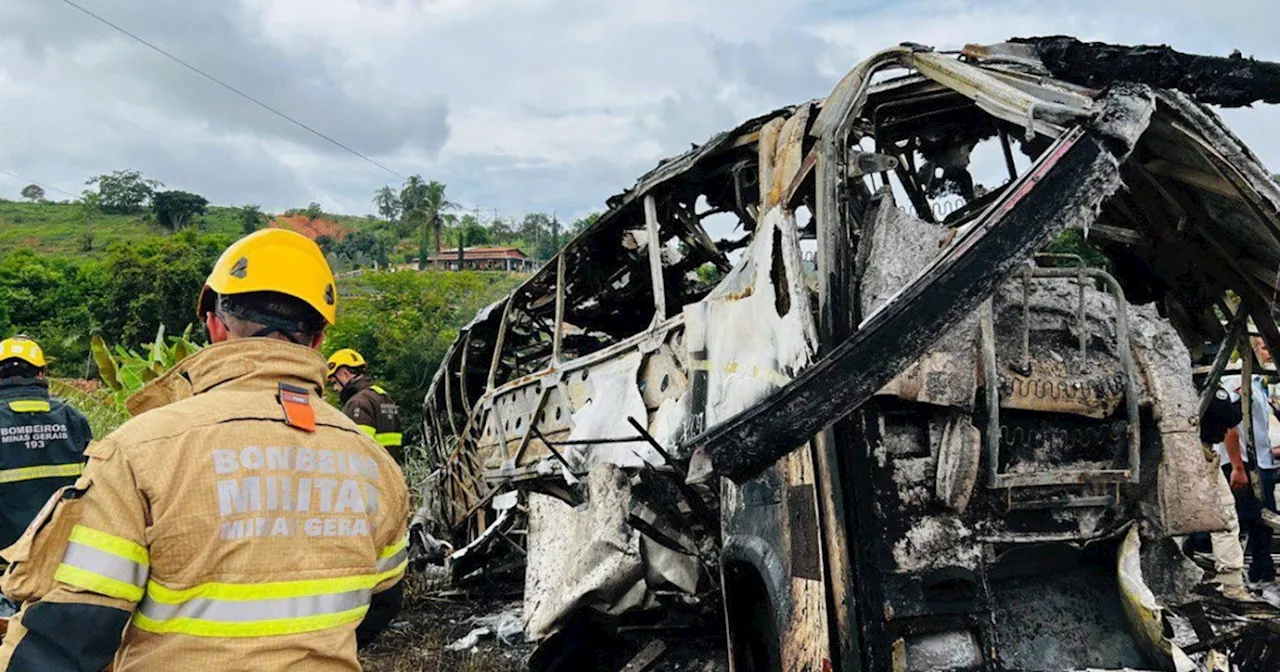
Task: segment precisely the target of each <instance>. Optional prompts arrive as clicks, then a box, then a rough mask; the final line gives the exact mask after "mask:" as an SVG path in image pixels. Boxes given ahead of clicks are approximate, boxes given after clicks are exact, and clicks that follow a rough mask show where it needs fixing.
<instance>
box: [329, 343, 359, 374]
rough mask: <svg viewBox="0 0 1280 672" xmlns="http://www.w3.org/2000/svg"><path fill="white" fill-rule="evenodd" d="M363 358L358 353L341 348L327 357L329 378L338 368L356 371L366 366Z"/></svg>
mask: <svg viewBox="0 0 1280 672" xmlns="http://www.w3.org/2000/svg"><path fill="white" fill-rule="evenodd" d="M367 364H368V362H366V361H364V357H361V356H360V353H358V352H356V351H355V350H352V349H351V348H343V349H341V350H339V351H337V352H335V353H333V354H332V355H330V356H329V377H330V378H332V377H333V374H335V373H337V372H338V367H341V366H346V367H349V368H352V369H358V368H360V367H363V366H365V365H367Z"/></svg>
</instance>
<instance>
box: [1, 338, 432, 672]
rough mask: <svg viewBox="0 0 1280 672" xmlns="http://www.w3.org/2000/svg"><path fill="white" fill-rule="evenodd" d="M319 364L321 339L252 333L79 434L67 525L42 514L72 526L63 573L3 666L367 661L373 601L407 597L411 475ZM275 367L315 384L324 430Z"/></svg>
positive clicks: (16, 635) (20, 623)
mask: <svg viewBox="0 0 1280 672" xmlns="http://www.w3.org/2000/svg"><path fill="white" fill-rule="evenodd" d="M324 374H325V368H324V360H323V359H322V358H321V357H320V356H319V355H318V354H317V353H316V352H315V351H313V350H310V349H308V348H304V347H302V346H298V345H293V344H289V343H284V342H282V341H275V340H268V339H259V338H252V339H242V340H234V341H229V342H226V343H221V344H217V345H213V346H210V347H208V348H205V349H204V350H202V351H200V352H199V353H197V354H196V355H193V356H192V357H189V358H188V359H187V360H184V361H183V362H182V363H181V364H180V365H179V367H178V368H177V369H176V370H174V371H172V372H170V373H169V374H166V375H165V376H162V377H161V378H160V379H157V380H156V381H154V383H155V384H154V385H149V386H148V387H147V388H144V390H143V391H142V392H140V393H139V394H138V395H135V397H134V398H133V399H132V400H131V407H132V408H134V409H135V411H146V412H144V413H142V414H141V415H138V416H137V417H135V418H134V419H133V420H131V421H130V422H128V423H126V424H125V425H123V426H122V427H121V428H120V429H118V430H116V431H115V432H113V433H112V434H111V435H110V436H108V437H107V438H105V439H103V440H102V441H99V442H97V443H95V444H93V445H92V446H91V447H90V448H89V450H88V452H87V454H88V455H89V458H90V460H89V464H88V467H87V469H86V470H85V473H84V475H83V476H82V477H81V478H80V480H79V481H77V482H76V487H77V489H82V490H83V494H82V495H81V496H80V497H79V500H78V502H77V504H76V508H75V509H74V510H75V512H76V513H75V514H74V515H75V517H76V518H75V525H74V526H60V525H57V524H53V523H51V524H50V525H49V526H48V528H49V529H55V528H61V529H69V530H70V532H69V534H68V535H67V539H66V541H67V543H66V550H65V552H63V554H62V558H61V562H60V563H59V564H56V565H55V567H56V569H54V570H53V578H54V579H55V583H54V584H53V585H54V587H53V589H52V590H51V591H50V592H49V593H48V594H46V595H44V596H43V599H41V600H40V601H39V602H36V603H34V604H30V603H29V604H28V605H27V606H26V607H25V608H24V610H23V612H21V614H20V617H19V618H18V619H15V621H14V622H13V623H11V628H10V631H9V634H8V635H7V636H6V638H5V642H4V646H3V647H0V670H9V669H40V670H50V671H60V670H71V669H101V667H103V666H105V664H106V663H109V662H113V669H114V670H115V672H136V671H152V670H163V671H164V672H169V671H170V670H188V669H189V670H259V669H262V670H290V671H294V670H296V671H302V670H306V671H307V672H311V671H317V672H330V671H333V672H338V671H342V672H348V671H356V670H359V669H360V666H359V663H358V661H357V658H356V643H357V634H361V640H362V641H367V640H368V639H369V636H368V633H367V632H360V633H358V631H360V630H361V629H362V628H365V626H366V625H367V624H366V623H365V621H366V615H368V616H369V618H370V619H372V618H373V616H372V614H371V612H370V608H371V606H373V607H375V608H377V607H378V606H379V605H380V604H381V602H380V600H382V601H385V600H383V598H384V596H387V595H394V596H395V599H394V602H395V604H396V605H398V604H399V599H400V597H399V595H400V587H399V582H400V579H401V578H402V577H403V574H404V568H405V551H404V548H405V537H406V524H407V519H408V514H409V511H408V493H407V490H406V486H405V483H404V477H403V475H402V474H401V472H400V470H399V468H398V467H397V466H396V464H395V462H394V461H393V460H392V459H391V458H390V456H389V455H387V453H386V451H385V450H384V449H382V448H381V447H380V446H379V445H377V444H376V443H375V442H374V441H372V440H370V439H368V438H366V437H365V436H363V433H362V432H361V431H360V430H359V429H358V428H357V427H356V425H355V423H353V422H352V421H351V420H349V419H348V418H346V417H345V416H343V415H342V414H341V413H340V412H338V411H337V409H334V408H333V407H331V406H329V405H328V404H325V403H324V402H323V400H322V399H321V398H320V396H319V394H318V392H319V390H320V389H321V387H320V386H321V384H322V382H323V380H324ZM281 383H285V384H288V385H291V386H294V387H297V388H303V389H304V390H310V391H311V394H310V395H309V397H310V405H311V407H312V408H313V409H314V411H315V426H314V431H307V430H305V429H302V428H298V427H294V426H291V425H289V424H287V423H286V422H285V415H284V409H283V407H282V406H281V404H280V402H279V400H278V396H279V391H280V390H279V385H280V384H281ZM294 417H297V416H294ZM53 516H54V517H55V518H56V517H57V516H58V513H56V512H55V513H54V514H53ZM37 534H38V533H37ZM64 534H67V533H66V532H64ZM384 611H385V610H384ZM117 614H118V615H119V619H120V620H118V621H117V620H114V619H116V618H117V616H116V615H117ZM126 624H127V627H125V625H126ZM51 630H56V631H57V632H56V636H53V635H51V634H49V633H50V631H51ZM122 631H123V639H122V635H121V632H122ZM33 632H34V633H36V635H35V636H28V635H30V634H31V633H33ZM113 638H114V639H113ZM117 645H119V650H118V652H117V653H116V655H115V657H114V661H112V660H111V659H110V658H107V659H106V660H98V659H95V658H92V657H91V656H92V652H95V651H99V652H100V651H103V650H105V651H108V652H110V651H115V650H116V646H117ZM100 663H101V665H99V664H100ZM95 666H96V667H95Z"/></svg>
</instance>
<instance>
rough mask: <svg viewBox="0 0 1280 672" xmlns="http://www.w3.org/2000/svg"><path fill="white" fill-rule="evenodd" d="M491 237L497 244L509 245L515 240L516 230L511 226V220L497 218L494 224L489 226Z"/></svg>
mask: <svg viewBox="0 0 1280 672" xmlns="http://www.w3.org/2000/svg"><path fill="white" fill-rule="evenodd" d="M489 237H490V238H492V239H493V242H495V243H509V242H511V241H513V240H515V238H516V230H515V227H514V226H512V225H511V220H509V219H504V218H502V217H495V218H494V219H493V222H492V223H490V224H489Z"/></svg>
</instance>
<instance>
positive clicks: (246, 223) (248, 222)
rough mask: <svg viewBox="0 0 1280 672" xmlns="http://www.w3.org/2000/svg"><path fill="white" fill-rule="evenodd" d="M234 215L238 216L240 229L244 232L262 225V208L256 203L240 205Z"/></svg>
mask: <svg viewBox="0 0 1280 672" xmlns="http://www.w3.org/2000/svg"><path fill="white" fill-rule="evenodd" d="M236 215H237V216H238V217H239V218H240V230H241V231H242V232H244V233H246V234H249V233H253V232H254V231H257V230H258V227H259V226H262V219H263V218H264V217H265V216H266V215H263V214H262V208H260V207H259V206H256V205H242V206H240V209H239V212H237V213H236Z"/></svg>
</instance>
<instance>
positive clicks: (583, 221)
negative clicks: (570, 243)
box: [567, 212, 600, 236]
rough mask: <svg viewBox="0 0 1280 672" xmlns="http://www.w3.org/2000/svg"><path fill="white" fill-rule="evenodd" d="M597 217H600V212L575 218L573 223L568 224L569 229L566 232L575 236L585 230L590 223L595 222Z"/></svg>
mask: <svg viewBox="0 0 1280 672" xmlns="http://www.w3.org/2000/svg"><path fill="white" fill-rule="evenodd" d="M598 219H600V213H598V212H593V213H590V214H588V215H587V216H585V217H581V218H579V219H575V220H573V223H572V224H570V225H569V230H568V232H567V233H568V234H569V236H576V235H578V234H579V233H582V232H583V231H586V230H587V227H589V226H591V225H592V224H595V223H596V220H598Z"/></svg>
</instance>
